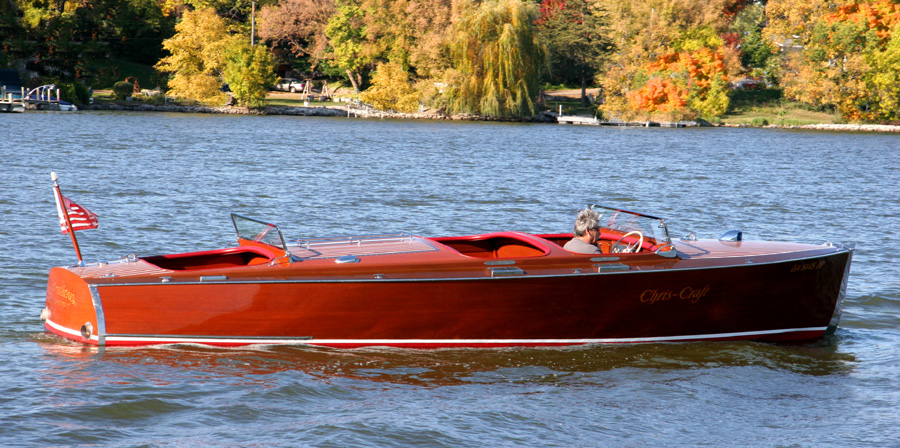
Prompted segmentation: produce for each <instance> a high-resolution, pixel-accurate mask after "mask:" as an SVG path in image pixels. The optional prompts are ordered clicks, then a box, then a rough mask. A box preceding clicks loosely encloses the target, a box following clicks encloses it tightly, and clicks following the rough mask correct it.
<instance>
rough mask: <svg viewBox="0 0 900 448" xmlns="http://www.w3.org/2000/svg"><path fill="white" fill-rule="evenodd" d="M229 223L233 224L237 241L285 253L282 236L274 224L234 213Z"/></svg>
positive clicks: (285, 246) (285, 247) (285, 248)
mask: <svg viewBox="0 0 900 448" xmlns="http://www.w3.org/2000/svg"><path fill="white" fill-rule="evenodd" d="M231 221H232V222H234V230H235V231H236V232H237V237H238V239H245V240H249V241H255V242H258V243H263V244H268V245H269V246H274V247H277V248H279V249H281V250H283V251H285V252H287V245H285V243H284V236H282V235H281V230H280V229H278V226H276V225H275V224H269V223H267V222H262V221H258V220H255V219H253V218H248V217H246V216H241V215H236V214H234V213H232V214H231Z"/></svg>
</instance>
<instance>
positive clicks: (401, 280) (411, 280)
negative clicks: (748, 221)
mask: <svg viewBox="0 0 900 448" xmlns="http://www.w3.org/2000/svg"><path fill="white" fill-rule="evenodd" d="M845 251H846V250H845ZM846 252H850V251H846ZM840 253H841V251H838V252H834V253H830V254H824V255H815V256H810V257H803V258H791V259H788V260H778V261H768V262H762V263H756V262H754V263H752V264H742V265H736V264H733V265H727V266H704V267H691V268H667V269H659V270H647V271H630V270H629V271H624V270H612V271H604V270H602V268H601V266H603V265H592V267H593V268H594V269H600V272H590V271H588V272H583V273H579V274H550V275H530V274H528V273H523V274H522V275H512V276H500V277H492V276H489V275H488V276H485V277H447V278H441V277H432V278H390V277H377V278H358V279H352V278H343V279H342V278H332V279H314V280H313V279H310V280H302V279H297V280H230V279H226V280H217V281H210V280H206V281H200V280H199V279H198V280H197V281H175V279H171V280H168V281H166V282H163V281H159V282H140V283H98V284H96V286H97V287H104V286H175V285H178V286H183V285H201V284H202V285H216V284H228V285H241V284H291V283H383V282H386V281H389V282H398V283H414V282H470V281H500V280H514V279H521V278H529V279H535V278H566V277H589V276H596V275H628V274H658V273H661V272H687V271H701V270H702V271H710V270H716V269H736V268H737V269H740V268H743V267H747V266H767V265H774V264H787V263H796V262H798V261H806V260H815V259H819V258H828V257H833V256H835V255H837V254H840ZM749 258H751V259H752V257H749ZM847 265H848V266H849V265H850V264H849V263H848V264H847ZM585 269H590V268H585ZM485 272H487V273H490V271H485ZM845 278H846V275H845Z"/></svg>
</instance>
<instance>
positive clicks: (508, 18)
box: [448, 0, 548, 117]
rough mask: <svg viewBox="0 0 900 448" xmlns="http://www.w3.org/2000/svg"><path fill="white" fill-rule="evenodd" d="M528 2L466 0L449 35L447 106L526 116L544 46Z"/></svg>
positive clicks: (541, 65) (543, 65)
mask: <svg viewBox="0 0 900 448" xmlns="http://www.w3.org/2000/svg"><path fill="white" fill-rule="evenodd" d="M537 16H538V10H537V6H536V5H535V4H534V3H526V2H523V1H521V0H487V1H485V2H484V3H481V4H480V5H476V4H474V3H468V4H467V5H466V6H465V9H464V10H463V12H462V13H461V16H460V20H459V21H458V22H457V23H456V25H455V26H454V27H453V31H452V34H451V36H450V40H449V44H450V50H449V53H450V60H451V63H452V65H453V69H454V72H453V73H451V75H450V79H449V92H448V96H449V110H450V111H451V112H464V113H476V114H482V115H486V116H492V117H501V116H514V117H531V116H534V114H535V108H534V100H535V98H536V97H537V93H538V84H539V81H540V78H541V75H542V71H544V70H546V68H547V63H548V60H547V50H546V48H545V47H544V45H543V44H542V43H541V42H540V40H539V39H538V35H537V30H536V29H535V25H534V22H535V20H536V19H537Z"/></svg>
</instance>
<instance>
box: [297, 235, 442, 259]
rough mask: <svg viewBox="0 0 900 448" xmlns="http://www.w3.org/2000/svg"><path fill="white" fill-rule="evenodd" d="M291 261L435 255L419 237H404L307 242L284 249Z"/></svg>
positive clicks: (370, 237) (340, 238)
mask: <svg viewBox="0 0 900 448" xmlns="http://www.w3.org/2000/svg"><path fill="white" fill-rule="evenodd" d="M288 250H289V251H290V252H291V254H292V255H294V256H295V257H300V258H303V259H322V258H338V257H344V256H348V255H355V256H366V255H396V254H408V253H414V252H431V251H437V248H435V247H434V246H432V245H431V244H429V243H428V242H427V241H425V240H424V239H423V238H421V237H417V236H413V235H410V234H406V233H395V234H385V235H364V236H351V237H333V238H307V239H301V240H298V241H297V242H296V243H294V244H289V245H288Z"/></svg>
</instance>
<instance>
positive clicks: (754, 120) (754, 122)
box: [750, 117, 769, 126]
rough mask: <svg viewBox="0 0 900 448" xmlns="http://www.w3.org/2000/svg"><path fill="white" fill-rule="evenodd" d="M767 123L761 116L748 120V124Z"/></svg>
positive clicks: (762, 124) (763, 124) (759, 124)
mask: <svg viewBox="0 0 900 448" xmlns="http://www.w3.org/2000/svg"><path fill="white" fill-rule="evenodd" d="M768 125H769V120H766V119H765V118H762V117H756V118H754V119H752V120H750V126H768Z"/></svg>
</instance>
